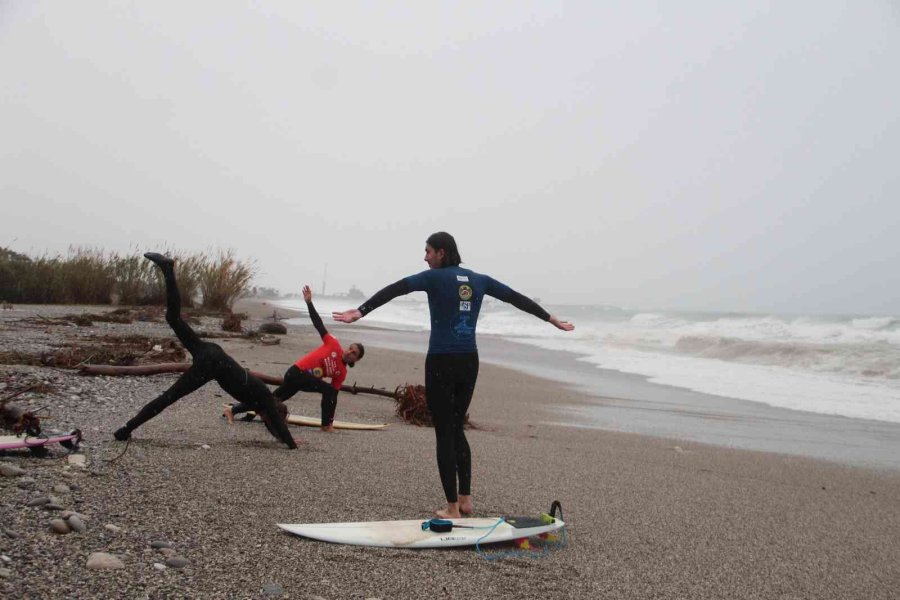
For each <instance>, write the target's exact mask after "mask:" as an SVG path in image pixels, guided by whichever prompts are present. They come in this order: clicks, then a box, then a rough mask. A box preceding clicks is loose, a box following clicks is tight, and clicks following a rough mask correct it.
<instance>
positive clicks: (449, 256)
mask: <svg viewBox="0 0 900 600" xmlns="http://www.w3.org/2000/svg"><path fill="white" fill-rule="evenodd" d="M425 243H426V244H428V245H429V246H431V247H432V248H434V249H435V250H443V251H444V260H443V262H442V263H441V266H442V267H456V266H459V263H461V262H462V257H461V256H460V255H459V250H457V249H456V240H454V239H453V236H452V235H450V234H449V233H447V232H446V231H438V232H437V233H432V234H431V235H429V236H428V239H427V240H425Z"/></svg>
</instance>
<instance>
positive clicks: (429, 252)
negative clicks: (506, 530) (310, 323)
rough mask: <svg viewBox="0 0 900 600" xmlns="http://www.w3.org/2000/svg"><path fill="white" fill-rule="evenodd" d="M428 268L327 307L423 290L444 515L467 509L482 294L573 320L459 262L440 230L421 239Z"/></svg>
mask: <svg viewBox="0 0 900 600" xmlns="http://www.w3.org/2000/svg"><path fill="white" fill-rule="evenodd" d="M425 262H426V263H428V266H429V269H428V270H427V271H423V272H421V273H419V274H417V275H411V276H409V277H406V278H404V279H401V280H400V281H397V282H396V283H392V284H391V285H389V286H387V287H386V288H384V289H382V290H380V291H379V292H377V293H376V294H375V295H374V296H372V297H371V298H369V299H368V300H367V301H366V302H364V303H363V304H362V305H360V307H359V308H356V309H351V310H347V311H344V312H334V313H332V317H333V318H334V319H335V320H336V321H340V322H343V323H353V322H354V321H356V320H358V319H361V318H362V317H364V316H366V315H367V314H369V313H370V312H372V311H373V310H375V309H376V308H378V307H379V306H381V305H382V304H385V303H387V302H389V301H391V300H393V299H394V298H396V297H398V296H403V295H405V294H408V293H410V292H426V293H427V294H428V309H429V311H430V313H431V337H430V340H429V343H428V355H427V357H426V358H425V394H426V397H427V401H428V409H429V410H430V411H431V416H432V419H433V421H434V433H435V437H436V438H437V463H438V472H439V473H440V477H441V485H442V486H443V488H444V495H445V496H446V498H447V508H446V510H439V511H436V514H437V515H438V516H439V517H441V518H445V519H450V518H459V517H460V516H461V515H464V514H472V512H473V510H474V506H473V503H472V491H471V486H472V455H471V451H470V449H469V443H468V441H466V435H465V432H464V431H463V422H464V420H465V417H466V413H467V412H468V410H469V403H470V402H471V400H472V394H473V392H474V391H475V381H476V379H477V378H478V348H477V346H476V343H475V328H476V325H477V323H478V313H479V311H480V310H481V302H482V300H483V299H484V296H485V295H487V296H492V297H494V298H497V299H499V300H503V301H504V302H508V303H510V304H512V305H513V306H515V307H516V308H518V309H520V310H523V311H525V312H527V313H529V314H532V315H534V316H535V317H537V318H539V319H541V320H543V321H547V322H549V323H550V324H552V325H553V326H555V327H557V328H558V329H561V330H563V331H572V330H573V329H575V326H574V325H572V324H571V323H569V322H567V321H560V320H559V319H557V318H556V317H555V316H553V315H551V314H549V313H548V312H547V311H546V310H544V309H543V308H541V307H540V306H539V305H538V304H537V303H536V302H535V301H534V300H531V299H530V298H528V297H527V296H523V295H522V294H520V293H519V292H517V291H515V290H513V289H511V288H509V287H508V286H506V285H504V284H502V283H500V282H499V281H497V280H495V279H493V278H491V277H488V276H487V275H482V274H481V273H476V272H474V271H470V270H469V269H464V268H462V267H460V266H459V265H460V263H462V259H461V257H460V255H459V250H458V249H457V247H456V240H454V239H453V236H452V235H450V234H449V233H446V232H443V231H441V232H438V233H435V234H432V235H431V236H429V238H428V240H427V241H426V243H425Z"/></svg>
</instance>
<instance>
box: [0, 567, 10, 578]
mask: <svg viewBox="0 0 900 600" xmlns="http://www.w3.org/2000/svg"><path fill="white" fill-rule="evenodd" d="M10 577H12V571H10V570H9V569H0V579H9V578H10Z"/></svg>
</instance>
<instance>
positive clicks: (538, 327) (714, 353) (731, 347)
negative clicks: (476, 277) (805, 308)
mask: <svg viewBox="0 0 900 600" xmlns="http://www.w3.org/2000/svg"><path fill="white" fill-rule="evenodd" d="M298 304H299V305H300V306H302V305H303V303H302V301H301V302H299V303H298ZM355 304H356V303H354V302H348V301H347V300H341V299H323V300H319V299H317V300H316V305H317V307H318V308H319V310H320V312H321V313H322V314H323V315H325V314H326V310H327V312H328V313H329V314H330V312H331V310H333V309H337V310H344V309H347V308H352V307H353V306H355ZM553 312H556V313H557V314H558V315H559V316H560V317H562V318H566V319H568V320H571V321H572V322H573V323H575V325H576V330H575V331H574V332H572V333H567V334H562V333H561V332H559V331H557V330H556V329H554V328H553V327H550V326H548V325H547V324H546V323H542V322H541V321H539V320H537V319H535V318H534V317H532V316H530V315H527V314H525V313H522V312H520V311H518V310H516V309H514V308H512V307H509V306H507V305H502V304H501V305H499V306H498V305H494V304H491V305H486V306H485V307H484V309H483V310H482V313H481V318H480V319H479V323H478V331H479V333H480V334H482V335H484V334H491V335H498V336H501V337H504V338H508V339H513V340H516V341H520V342H524V343H528V344H532V345H536V346H540V347H542V348H546V349H549V350H567V351H571V352H576V353H579V354H582V355H584V358H583V360H585V361H588V362H590V363H591V364H595V365H597V366H598V367H601V368H605V369H614V370H618V371H623V372H627V373H635V374H640V375H644V376H647V377H649V378H650V380H651V381H654V382H657V383H661V384H667V385H673V386H677V387H682V388H687V389H692V390H696V391H699V392H704V393H709V394H717V395H722V396H728V397H733V398H740V399H745V400H752V401H757V402H764V403H767V404H770V405H773V406H779V407H783V408H789V409H794V410H804V411H810V412H817V413H827V414H838V415H844V416H848V417H856V418H865V419H876V420H883V421H895V422H900V319H898V318H897V317H893V316H875V315H872V316H854V317H808V316H781V315H746V314H710V313H705V314H693V313H679V312H635V311H627V310H622V309H616V308H611V307H593V306H580V307H573V306H569V307H556V308H555V310H554V311H553ZM428 321H429V318H428V308H427V304H426V302H425V298H424V295H422V294H416V295H414V296H413V295H411V296H408V297H407V299H406V300H405V301H398V300H395V301H393V302H391V303H389V304H387V305H385V306H382V307H380V308H379V309H378V310H377V311H375V312H373V313H371V314H370V315H368V316H367V317H366V322H367V323H369V324H373V325H375V324H377V325H381V326H387V327H392V328H396V329H402V330H427V329H428V327H429V324H428Z"/></svg>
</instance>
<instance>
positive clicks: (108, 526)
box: [103, 523, 122, 533]
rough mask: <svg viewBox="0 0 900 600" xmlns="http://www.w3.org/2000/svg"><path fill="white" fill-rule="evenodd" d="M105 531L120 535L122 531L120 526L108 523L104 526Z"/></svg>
mask: <svg viewBox="0 0 900 600" xmlns="http://www.w3.org/2000/svg"><path fill="white" fill-rule="evenodd" d="M103 529H105V530H107V531H110V532H112V533H119V532H120V531H122V528H121V527H119V526H118V525H113V524H112V523H107V524H106V525H104V526H103Z"/></svg>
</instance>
